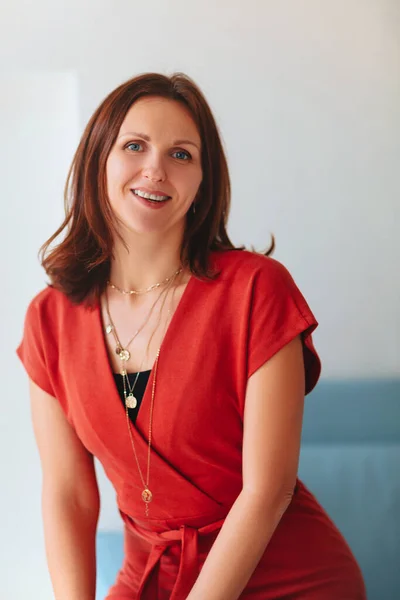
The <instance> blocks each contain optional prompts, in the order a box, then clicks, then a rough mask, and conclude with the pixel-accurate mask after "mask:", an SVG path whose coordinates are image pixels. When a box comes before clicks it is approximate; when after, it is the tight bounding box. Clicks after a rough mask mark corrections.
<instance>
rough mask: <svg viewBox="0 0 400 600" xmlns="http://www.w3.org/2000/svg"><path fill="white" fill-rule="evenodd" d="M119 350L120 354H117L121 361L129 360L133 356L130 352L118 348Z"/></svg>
mask: <svg viewBox="0 0 400 600" xmlns="http://www.w3.org/2000/svg"><path fill="white" fill-rule="evenodd" d="M117 350H119V352H117V354H118V355H119V357H120V359H121V360H129V359H130V357H131V355H130V353H129V350H123V349H122V348H117Z"/></svg>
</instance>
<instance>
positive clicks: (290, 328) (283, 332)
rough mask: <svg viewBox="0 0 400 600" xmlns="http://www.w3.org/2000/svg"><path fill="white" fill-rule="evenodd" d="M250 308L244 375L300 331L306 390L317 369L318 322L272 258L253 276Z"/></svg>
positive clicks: (316, 377)
mask: <svg viewBox="0 0 400 600" xmlns="http://www.w3.org/2000/svg"><path fill="white" fill-rule="evenodd" d="M263 262H264V261H263ZM250 312H251V314H250V319H249V321H250V322H249V336H248V377H250V375H252V374H253V373H254V372H255V371H257V369H259V368H260V367H261V366H262V365H263V364H264V363H265V362H267V360H269V359H270V358H271V357H272V356H273V355H274V354H276V353H277V352H278V351H279V350H280V349H281V348H283V347H284V346H285V345H286V344H288V343H289V342H290V341H291V340H293V339H294V338H295V337H297V336H298V335H301V339H302V342H303V355H304V368H305V379H306V389H305V393H306V394H308V393H309V392H310V391H311V390H312V389H313V388H314V387H315V385H316V383H317V381H318V379H319V376H320V373H321V362H320V359H319V356H318V354H317V352H316V350H315V348H314V343H313V339H312V332H313V331H314V330H315V328H316V327H317V325H318V322H317V321H316V319H315V317H314V315H313V313H312V312H311V310H310V307H309V306H308V304H307V302H306V300H305V298H304V297H303V295H302V294H301V292H300V290H299V288H298V287H297V285H296V284H295V282H294V280H293V278H292V276H291V275H290V273H289V272H288V270H287V269H286V268H285V267H284V266H283V265H282V264H281V263H279V262H278V261H276V260H275V259H272V258H267V259H266V260H265V262H264V264H263V266H262V267H261V268H259V269H258V271H257V273H256V274H255V276H254V280H253V289H252V303H251V311H250Z"/></svg>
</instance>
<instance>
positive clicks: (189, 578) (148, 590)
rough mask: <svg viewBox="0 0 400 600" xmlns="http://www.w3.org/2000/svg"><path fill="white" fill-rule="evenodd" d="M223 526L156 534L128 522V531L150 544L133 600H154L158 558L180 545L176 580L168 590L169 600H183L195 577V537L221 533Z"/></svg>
mask: <svg viewBox="0 0 400 600" xmlns="http://www.w3.org/2000/svg"><path fill="white" fill-rule="evenodd" d="M125 522H126V521H125ZM223 523H224V519H222V520H220V521H216V522H215V523H212V524H210V525H206V526H205V527H201V528H199V529H196V528H194V527H188V526H186V525H182V526H181V527H180V528H179V529H172V530H168V531H163V532H161V533H157V532H155V531H151V530H149V529H145V528H143V527H140V526H139V525H138V524H137V523H135V522H134V521H133V520H132V519H129V522H128V528H129V529H130V530H132V531H133V532H134V533H135V534H136V535H138V536H139V537H140V538H142V539H144V540H146V541H147V542H149V543H150V544H151V550H150V554H149V557H148V560H147V563H146V567H145V570H144V573H143V576H142V580H141V582H140V586H139V590H138V595H137V599H138V600H148V599H149V598H151V599H153V598H154V599H155V598H157V589H158V578H157V569H158V567H159V564H160V560H161V557H162V555H163V554H164V552H165V551H166V550H167V549H168V548H169V547H170V546H172V545H174V544H179V543H180V544H181V556H180V563H179V570H178V576H177V578H176V581H175V585H174V587H173V589H172V592H171V596H170V600H186V598H187V596H188V595H189V592H190V590H191V589H192V587H193V585H194V583H195V581H196V579H197V577H198V574H199V561H198V536H199V535H207V534H210V533H213V532H215V531H218V530H219V529H221V527H222V525H223Z"/></svg>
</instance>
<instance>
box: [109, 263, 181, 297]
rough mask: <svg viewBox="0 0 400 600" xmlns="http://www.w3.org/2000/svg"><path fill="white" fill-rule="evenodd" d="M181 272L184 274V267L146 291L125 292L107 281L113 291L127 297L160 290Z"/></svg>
mask: <svg viewBox="0 0 400 600" xmlns="http://www.w3.org/2000/svg"><path fill="white" fill-rule="evenodd" d="M181 272H182V267H180V268H179V269H178V270H177V271H175V273H173V274H172V275H170V276H169V277H167V278H166V279H164V281H160V282H159V283H153V285H151V286H150V287H148V288H146V289H145V290H123V289H122V288H120V287H118V286H117V285H115V283H111V281H107V284H108V285H109V286H110V287H111V288H112V289H113V290H117V292H119V293H120V294H126V295H131V294H148V293H149V292H151V291H152V290H155V289H156V288H159V287H160V286H161V285H166V284H167V283H168V282H169V281H171V279H172V278H174V277H176V276H177V275H179V273H181Z"/></svg>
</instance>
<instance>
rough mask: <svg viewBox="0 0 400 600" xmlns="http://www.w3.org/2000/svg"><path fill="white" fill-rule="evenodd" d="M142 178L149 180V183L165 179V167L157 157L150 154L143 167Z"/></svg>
mask: <svg viewBox="0 0 400 600" xmlns="http://www.w3.org/2000/svg"><path fill="white" fill-rule="evenodd" d="M143 176H144V177H146V178H147V179H150V181H163V180H164V179H165V177H166V175H165V167H164V165H163V161H162V158H161V157H160V156H159V155H157V154H151V155H149V156H148V159H147V161H146V164H145V165H144V167H143Z"/></svg>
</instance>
